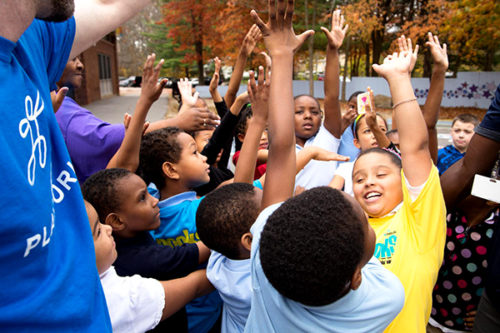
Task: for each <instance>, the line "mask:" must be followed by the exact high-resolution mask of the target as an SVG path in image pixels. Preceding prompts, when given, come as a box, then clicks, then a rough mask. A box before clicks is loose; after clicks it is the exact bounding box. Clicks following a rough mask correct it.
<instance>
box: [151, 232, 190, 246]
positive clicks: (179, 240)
mask: <svg viewBox="0 0 500 333" xmlns="http://www.w3.org/2000/svg"><path fill="white" fill-rule="evenodd" d="M199 241H200V237H199V236H198V233H197V232H196V233H192V232H189V230H188V229H183V230H182V235H180V236H177V237H175V238H157V239H156V243H158V244H160V245H168V246H170V247H172V248H173V247H176V246H182V244H194V243H196V242H199Z"/></svg>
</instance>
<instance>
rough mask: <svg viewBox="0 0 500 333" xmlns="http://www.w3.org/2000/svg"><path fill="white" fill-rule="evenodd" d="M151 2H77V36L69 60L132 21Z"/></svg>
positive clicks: (81, 0)
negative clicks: (128, 21) (123, 24)
mask: <svg viewBox="0 0 500 333" xmlns="http://www.w3.org/2000/svg"><path fill="white" fill-rule="evenodd" d="M150 3H151V0H75V22H76V35H75V40H74V42H73V48H72V49H71V53H70V56H69V59H73V58H74V57H76V56H77V55H78V54H80V53H82V52H83V51H85V50H86V49H88V48H89V47H90V46H92V45H93V44H95V43H96V42H97V41H98V40H99V39H101V38H102V37H104V36H105V35H106V34H107V33H109V32H111V31H113V30H115V29H116V28H118V27H119V26H120V25H121V24H122V23H124V22H126V21H127V20H129V19H131V18H132V17H133V16H134V15H135V14H137V13H138V12H140V11H141V10H142V9H143V8H144V7H146V6H147V5H149V4H150Z"/></svg>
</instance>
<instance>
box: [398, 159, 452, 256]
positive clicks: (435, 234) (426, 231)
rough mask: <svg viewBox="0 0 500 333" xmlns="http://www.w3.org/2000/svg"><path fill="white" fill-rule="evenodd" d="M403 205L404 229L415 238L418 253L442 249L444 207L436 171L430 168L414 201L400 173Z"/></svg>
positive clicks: (444, 225)
mask: <svg viewBox="0 0 500 333" xmlns="http://www.w3.org/2000/svg"><path fill="white" fill-rule="evenodd" d="M402 179H403V181H402V183H403V205H404V209H405V211H406V216H405V220H406V221H405V223H407V224H406V226H405V227H406V228H408V229H409V230H410V231H411V234H413V235H414V237H415V238H416V243H417V244H418V248H419V250H420V251H427V250H430V249H441V250H442V249H443V248H444V243H445V238H446V206H445V202H444V197H443V192H442V190H441V183H440V181H439V174H438V170H437V168H436V167H435V166H433V167H432V169H431V172H430V173H429V177H428V179H427V181H426V182H425V184H424V185H423V188H422V189H421V191H420V193H419V194H418V196H417V197H416V199H415V200H412V199H411V194H410V190H409V189H408V186H407V185H406V181H405V177H404V173H403V171H402Z"/></svg>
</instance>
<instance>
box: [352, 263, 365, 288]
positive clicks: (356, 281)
mask: <svg viewBox="0 0 500 333" xmlns="http://www.w3.org/2000/svg"><path fill="white" fill-rule="evenodd" d="M362 279H363V277H362V275H361V268H360V267H359V266H358V267H356V270H355V271H354V274H353V276H352V279H351V285H350V286H349V288H351V289H352V290H356V289H358V288H359V286H360V285H361V280H362Z"/></svg>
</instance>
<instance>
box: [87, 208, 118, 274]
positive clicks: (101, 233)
mask: <svg viewBox="0 0 500 333" xmlns="http://www.w3.org/2000/svg"><path fill="white" fill-rule="evenodd" d="M85 208H86V210H87V215H88V217H89V223H90V230H91V231H92V238H93V240H94V248H95V260H96V265H97V271H98V272H99V274H102V273H104V272H105V271H106V270H107V269H108V268H109V267H111V265H112V264H113V263H114V262H115V260H116V257H117V253H116V248H115V240H114V239H113V236H112V235H111V227H110V226H109V225H106V224H102V223H101V222H100V221H99V217H98V216H97V212H96V210H95V209H94V207H93V206H92V205H91V204H90V203H88V202H85Z"/></svg>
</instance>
